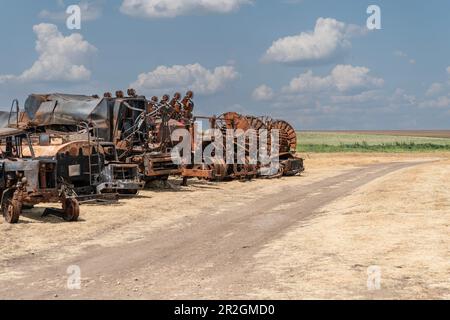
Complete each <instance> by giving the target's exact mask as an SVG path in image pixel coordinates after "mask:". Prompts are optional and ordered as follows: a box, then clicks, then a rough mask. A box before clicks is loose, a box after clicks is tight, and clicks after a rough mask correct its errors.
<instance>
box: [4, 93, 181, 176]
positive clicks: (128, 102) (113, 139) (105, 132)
mask: <svg viewBox="0 0 450 320" xmlns="http://www.w3.org/2000/svg"><path fill="white" fill-rule="evenodd" d="M128 93H129V96H128V97H125V96H124V94H123V93H122V92H121V91H118V92H116V97H112V95H111V94H109V93H106V94H105V95H104V97H103V98H99V97H97V96H80V95H64V94H51V95H31V96H29V98H28V99H27V101H26V103H25V111H24V112H20V111H17V108H16V110H14V108H13V109H12V111H11V115H13V116H10V121H9V126H10V127H11V126H16V127H19V128H25V129H30V128H32V129H34V128H35V129H36V130H38V131H40V132H58V133H66V134H68V135H70V134H75V133H79V132H80V130H83V128H82V127H83V126H86V125H87V126H88V129H85V131H86V130H87V131H88V132H90V135H91V137H92V140H98V141H101V143H100V145H103V146H104V147H108V148H114V149H115V151H114V152H117V157H115V159H114V161H113V162H115V167H117V166H118V165H119V163H122V164H129V165H137V167H138V169H139V175H140V178H142V180H143V181H145V182H148V181H151V180H155V179H167V178H168V177H169V176H170V175H176V174H180V169H179V167H178V166H177V165H175V164H174V163H173V162H172V159H171V156H170V153H169V152H170V150H169V149H168V148H167V146H166V144H164V143H161V142H159V141H161V139H162V138H161V132H165V131H167V130H163V126H164V125H165V124H164V121H163V120H162V119H161V117H160V116H159V114H158V112H159V110H154V111H153V112H149V111H150V110H149V103H148V101H147V99H146V98H145V97H143V96H137V95H136V94H135V92H134V90H128ZM16 114H17V117H16V116H15V115H16ZM149 118H151V119H152V120H151V121H149ZM166 125H167V124H166ZM169 138H170V135H169ZM110 169H111V170H113V169H114V168H112V167H111V168H110ZM111 172H112V171H111Z"/></svg>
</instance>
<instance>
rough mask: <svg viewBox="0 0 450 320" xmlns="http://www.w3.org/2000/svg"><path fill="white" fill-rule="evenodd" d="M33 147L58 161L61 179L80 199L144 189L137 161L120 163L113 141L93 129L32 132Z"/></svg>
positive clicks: (133, 192)
mask: <svg viewBox="0 0 450 320" xmlns="http://www.w3.org/2000/svg"><path fill="white" fill-rule="evenodd" d="M30 137H31V141H32V143H33V146H34V149H35V151H36V152H37V153H39V154H40V155H41V156H44V157H47V158H52V159H53V160H55V161H56V163H57V165H58V168H57V172H58V177H59V179H60V180H61V183H64V184H66V185H68V186H70V187H71V188H72V189H73V190H74V192H75V193H76V194H77V198H78V199H79V200H84V201H88V200H89V199H90V198H93V199H95V198H100V197H96V196H98V195H105V194H115V193H118V194H137V193H138V191H139V190H141V189H143V187H144V183H143V182H141V181H140V179H139V175H138V166H137V165H136V164H126V163H120V162H119V161H118V159H117V152H116V149H115V146H114V145H113V144H112V143H105V142H101V141H100V140H99V139H95V137H94V138H93V137H92V136H91V132H90V130H89V129H88V128H87V130H83V131H81V132H79V133H63V132H52V131H50V130H47V131H46V132H41V133H35V134H30Z"/></svg>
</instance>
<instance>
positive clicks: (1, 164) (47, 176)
mask: <svg viewBox="0 0 450 320" xmlns="http://www.w3.org/2000/svg"><path fill="white" fill-rule="evenodd" d="M0 132H1V133H0V140H1V143H0V145H1V147H2V152H1V159H0V193H1V209H2V214H3V216H4V218H5V220H6V221H7V222H8V223H17V222H18V221H19V218H20V215H21V213H22V208H23V206H24V205H36V204H39V203H55V202H61V203H62V211H59V210H53V212H52V214H54V215H57V216H59V217H61V218H63V219H64V220H66V221H76V220H78V217H79V212H80V210H79V203H78V201H77V200H76V199H75V197H74V195H73V193H72V192H71V190H70V189H67V188H66V187H65V186H64V185H61V184H59V183H58V178H57V162H56V161H55V160H52V159H47V158H39V157H35V155H34V150H33V146H32V143H31V141H30V138H29V135H28V134H27V133H25V132H23V131H19V130H14V129H13V130H11V129H2V130H0ZM24 147H26V148H29V150H30V154H31V156H30V157H26V156H24V155H23V148H24Z"/></svg>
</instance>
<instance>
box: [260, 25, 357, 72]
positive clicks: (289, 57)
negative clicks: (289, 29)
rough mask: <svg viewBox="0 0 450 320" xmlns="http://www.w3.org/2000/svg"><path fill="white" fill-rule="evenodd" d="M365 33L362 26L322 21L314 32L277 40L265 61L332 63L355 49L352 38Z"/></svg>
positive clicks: (311, 63)
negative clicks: (352, 48) (352, 47)
mask: <svg viewBox="0 0 450 320" xmlns="http://www.w3.org/2000/svg"><path fill="white" fill-rule="evenodd" d="M364 33H365V32H364V31H363V29H362V28H361V27H358V26H355V25H347V24H346V23H344V22H340V21H337V20H335V19H332V18H319V19H318V20H317V22H316V26H315V28H314V31H309V32H302V33H300V34H299V35H294V36H289V37H284V38H281V39H278V40H276V41H274V42H273V43H272V46H271V47H270V48H269V49H268V50H267V51H266V53H265V55H264V56H263V59H262V61H263V62H279V63H288V64H294V63H295V64H300V65H314V64H320V63H330V62H333V61H336V60H337V59H338V58H340V57H342V56H343V55H345V53H346V52H348V50H349V49H350V48H351V46H352V45H351V42H350V38H352V37H354V36H356V35H361V34H364Z"/></svg>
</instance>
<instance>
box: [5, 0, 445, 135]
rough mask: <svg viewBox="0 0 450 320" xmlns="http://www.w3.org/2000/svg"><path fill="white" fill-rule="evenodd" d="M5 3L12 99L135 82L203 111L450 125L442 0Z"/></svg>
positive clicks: (363, 123) (331, 121) (312, 124)
mask: <svg viewBox="0 0 450 320" xmlns="http://www.w3.org/2000/svg"><path fill="white" fill-rule="evenodd" d="M157 3H159V6H158V5H155V4H157ZM71 4H79V5H80V7H81V8H82V25H81V30H68V29H67V27H66V21H65V18H66V15H65V14H64V11H65V10H66V8H67V6H69V5H71ZM371 4H375V5H378V6H379V7H380V8H381V22H382V29H381V30H375V31H370V32H369V31H368V30H367V28H366V20H367V18H368V16H369V15H368V14H367V13H366V9H367V7H368V6H369V5H371ZM2 6H3V8H2V10H1V11H0V37H1V39H2V43H3V45H2V50H0V107H1V109H4V110H7V109H9V106H10V104H11V101H12V99H14V98H19V99H20V101H21V103H22V104H23V102H24V101H25V98H26V96H27V95H28V94H30V93H36V92H40V93H50V92H65V93H82V94H94V93H96V94H100V95H101V94H103V92H105V91H110V92H114V91H116V90H119V89H120V90H126V89H127V88H128V87H129V86H131V85H133V86H134V87H136V89H137V90H138V92H139V93H141V94H145V95H147V96H149V97H151V96H152V95H162V94H163V93H166V92H167V93H170V94H173V93H174V92H175V91H185V90H187V89H191V88H192V89H194V91H196V92H197V95H196V99H195V100H196V106H197V113H198V114H202V115H211V114H220V113H221V112H223V111H230V110H236V111H239V112H243V113H248V114H255V115H262V114H269V115H272V116H274V117H278V118H284V119H286V120H289V121H291V122H292V123H293V124H295V126H296V127H297V128H298V129H330V130H334V129H447V128H448V127H449V124H450V94H449V92H450V91H449V89H450V82H449V81H450V69H449V70H447V69H448V68H449V67H450V61H449V60H450V59H449V57H450V42H449V41H448V40H449V35H450V23H449V22H448V21H449V15H450V13H449V12H450V3H448V2H447V1H442V0H441V1H438V0H432V1H426V2H425V1H406V0H397V1H381V0H379V1H364V0H363V1H361V0H343V1H333V0H328V1H325V0H315V1H313V0H301V1H295V0H280V1H267V0H265V1H262V0H202V1H200V0H112V1H111V0H110V1H106V0H92V1H81V3H80V2H79V1H67V0H58V1H57V0H44V1H31V0H18V1H2ZM37 41H38V43H36V42H37ZM37 45H38V47H37ZM182 93H184V92H182Z"/></svg>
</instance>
